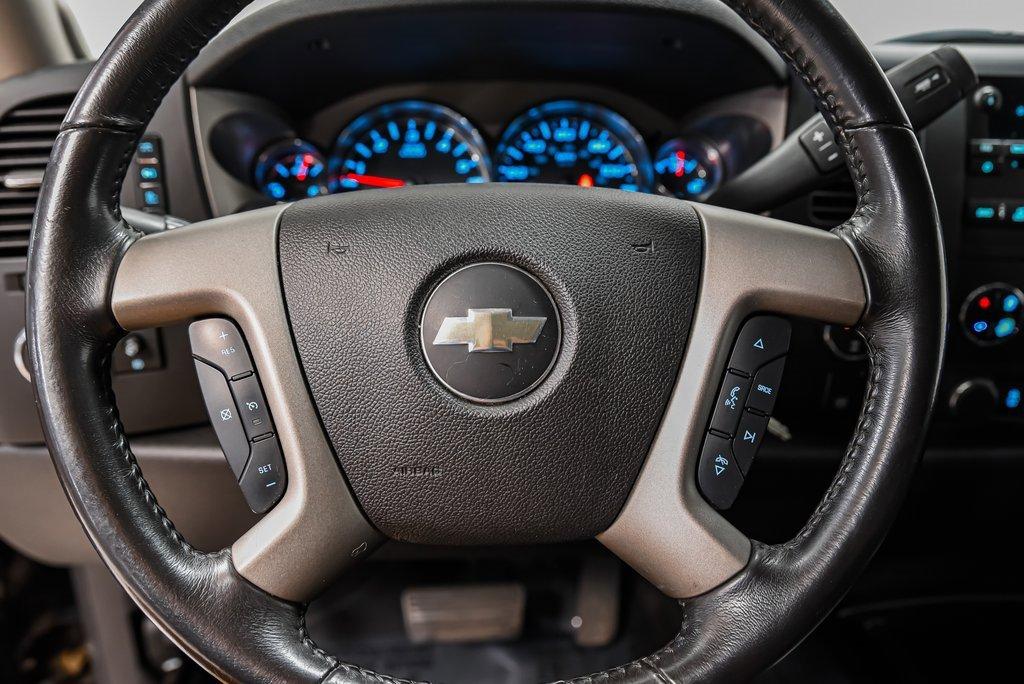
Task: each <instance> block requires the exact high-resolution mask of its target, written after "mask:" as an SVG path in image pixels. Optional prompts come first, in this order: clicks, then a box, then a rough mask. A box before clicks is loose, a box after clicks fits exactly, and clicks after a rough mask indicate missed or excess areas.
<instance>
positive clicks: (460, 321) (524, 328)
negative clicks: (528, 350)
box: [433, 309, 548, 354]
mask: <svg viewBox="0 0 1024 684" xmlns="http://www.w3.org/2000/svg"><path fill="white" fill-rule="evenodd" d="M547 322H548V319H547V318H546V317H544V316H515V315H513V314H512V309H470V310H469V311H467V312H466V316H465V317H463V318H458V317H452V316H449V317H448V318H446V319H444V321H443V322H442V323H441V329H440V330H438V331H437V336H436V337H434V342H433V344H434V345H435V346H458V345H460V344H461V345H465V346H467V347H469V353H470V354H473V353H481V352H511V351H512V349H513V348H514V347H515V346H516V345H517V344H536V342H537V338H538V337H540V331H541V330H543V329H544V324H545V323H547Z"/></svg>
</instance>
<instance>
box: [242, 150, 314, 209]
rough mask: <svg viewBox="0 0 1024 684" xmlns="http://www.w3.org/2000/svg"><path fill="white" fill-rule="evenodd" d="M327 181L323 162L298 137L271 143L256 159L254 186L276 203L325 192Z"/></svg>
mask: <svg viewBox="0 0 1024 684" xmlns="http://www.w3.org/2000/svg"><path fill="white" fill-rule="evenodd" d="M327 182H328V173H327V161H326V160H325V159H324V156H323V155H322V154H320V150H318V149H317V148H315V147H314V146H313V145H311V144H309V143H307V142H305V141H302V140H286V141H284V142H280V143H277V144H274V145H271V146H270V147H269V148H267V149H266V150H265V151H264V152H263V154H261V155H260V157H259V159H258V160H257V161H256V187H257V188H259V191H260V192H262V193H263V194H264V195H266V196H267V197H269V198H271V199H273V200H277V201H278V202H286V201H290V200H298V199H304V198H306V197H319V196H320V195H326V194H327V193H329V192H330V190H329V189H328V186H327Z"/></svg>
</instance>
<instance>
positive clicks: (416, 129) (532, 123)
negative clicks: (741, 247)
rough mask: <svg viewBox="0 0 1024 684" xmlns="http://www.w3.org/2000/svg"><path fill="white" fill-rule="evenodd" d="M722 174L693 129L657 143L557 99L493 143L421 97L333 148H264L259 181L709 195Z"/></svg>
mask: <svg viewBox="0 0 1024 684" xmlns="http://www.w3.org/2000/svg"><path fill="white" fill-rule="evenodd" d="M725 178H726V169H725V164H724V163H723V155H722V153H721V152H720V150H719V148H718V146H717V144H716V141H714V140H712V139H711V138H710V137H708V136H705V135H702V134H701V133H700V132H697V131H695V132H693V133H691V134H689V135H684V136H682V137H676V138H672V139H670V140H666V141H664V142H663V143H662V144H660V145H659V146H658V147H656V148H651V147H649V145H648V142H647V141H646V140H645V139H644V137H643V136H642V135H641V133H640V132H639V131H638V130H637V128H636V127H635V126H634V125H633V124H631V123H630V122H629V121H628V120H627V119H626V118H625V117H623V116H622V115H620V114H618V113H617V112H615V111H613V110H612V109H609V108H608V107H606V106H603V105H600V104H597V103H593V102H583V101H579V100H569V99H563V100H554V101H549V102H545V103H542V104H539V105H537V106H534V107H531V108H530V109H529V110H527V111H526V112H524V113H522V114H521V115H519V116H517V117H516V118H515V119H513V120H512V121H510V122H509V123H508V124H507V125H506V126H505V128H504V131H503V132H502V133H501V134H500V136H498V137H497V139H496V140H495V141H494V145H493V147H491V146H489V145H488V143H487V141H486V140H485V138H484V136H483V135H482V134H481V133H480V131H479V130H478V128H477V127H476V126H475V125H474V124H473V123H472V122H471V121H470V120H469V119H468V118H467V117H466V116H464V115H462V114H460V113H458V112H456V111H454V110H452V109H450V108H449V107H446V106H444V105H441V104H438V103H435V102H428V101H424V100H400V101H397V102H390V103H387V104H382V105H378V106H375V107H372V108H371V109H369V110H368V111H366V112H364V113H362V114H360V115H359V116H357V117H356V118H355V119H354V120H352V121H351V122H349V123H347V124H346V125H345V126H344V127H343V128H342V129H341V131H340V132H339V133H338V135H337V137H336V138H335V139H334V142H333V145H332V146H331V149H328V150H321V149H319V148H318V147H317V146H316V145H315V144H314V143H312V142H310V141H307V140H303V139H297V138H294V137H288V138H287V139H283V140H275V141H274V142H272V143H271V144H269V145H267V146H266V148H265V149H264V150H263V151H262V152H261V153H260V154H259V155H258V157H257V159H256V163H255V166H254V169H253V171H252V183H253V185H254V186H255V187H256V188H257V189H258V190H259V191H260V192H261V193H262V194H263V195H265V196H266V197H267V198H268V199H269V200H273V201H276V202H284V201H292V200H297V199H303V198H307V197H317V196H320V195H324V194H330V193H342V192H353V191H356V190H365V189H371V188H397V187H403V186H408V185H424V184H434V183H488V182H505V183H518V182H532V183H556V184H567V185H578V186H582V187H603V188H615V189H619V190H624V191H627V192H646V193H660V194H664V195H668V196H674V197H678V198H680V199H687V200H696V201H700V200H704V199H706V198H708V197H709V196H710V195H711V194H713V193H714V192H715V190H716V189H717V188H718V187H719V186H720V185H721V183H722V182H723V180H724V179H725Z"/></svg>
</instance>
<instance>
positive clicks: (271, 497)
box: [189, 318, 288, 513]
mask: <svg viewBox="0 0 1024 684" xmlns="http://www.w3.org/2000/svg"><path fill="white" fill-rule="evenodd" d="M189 339H190V340H191V343H192V355H193V356H194V357H195V364H196V374H197V376H198V378H199V387H200V389H201V390H202V392H203V400H204V401H205V403H206V411H207V413H208V414H209V416H210V423H211V424H212V425H213V429H214V432H215V433H216V435H217V439H218V440H219V441H220V445H221V449H223V450H224V456H225V457H226V458H227V461H228V465H230V466H231V470H232V472H234V474H235V477H236V478H237V479H238V483H239V486H240V487H241V489H242V494H243V495H245V500H246V502H248V504H249V508H251V509H252V510H253V512H254V513H266V512H267V511H269V510H270V509H271V508H273V507H274V505H275V504H276V503H277V502H278V501H280V500H281V497H282V496H283V495H284V490H285V487H286V486H287V483H288V474H287V472H286V470H285V464H284V457H283V455H282V453H281V444H280V442H279V441H278V439H277V435H276V434H275V431H274V422H273V419H272V418H271V415H270V410H269V408H268V406H267V400H266V396H265V395H264V394H263V389H262V387H261V386H260V380H259V376H258V374H257V373H256V370H255V367H254V366H253V363H252V359H251V358H250V356H249V351H248V348H247V347H246V345H245V340H244V339H243V338H242V334H241V332H240V331H239V330H238V327H237V326H235V324H234V323H232V322H231V321H229V320H226V319H222V318H211V319H208V320H204V321H197V322H196V323H193V324H192V325H191V326H190V327H189Z"/></svg>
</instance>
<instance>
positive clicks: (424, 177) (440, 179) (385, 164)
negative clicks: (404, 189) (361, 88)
mask: <svg viewBox="0 0 1024 684" xmlns="http://www.w3.org/2000/svg"><path fill="white" fill-rule="evenodd" d="M330 172H331V178H332V181H331V183H332V190H334V191H337V192H345V191H349V190H362V189H365V188H397V187H401V186H403V185H423V184H428V183H484V182H487V181H489V180H490V179H491V172H490V160H489V158H488V156H487V150H486V146H485V144H484V141H483V138H482V137H481V136H480V134H479V133H478V132H477V130H476V129H475V128H474V127H473V125H472V124H471V123H470V122H469V121H468V120H467V119H466V118H465V117H464V116H461V115H460V114H458V113H456V112H454V111H452V110H451V109H448V108H447V107H444V106H442V105H439V104H434V103H431V102H420V101H416V100H405V101H402V102H395V103H392V104H387V105H382V106H380V107H377V108H375V109H373V110H371V111H369V112H367V113H365V114H363V115H362V116H360V117H359V118H358V119H356V120H355V121H353V122H352V123H351V124H350V125H349V126H348V127H346V128H345V130H343V131H342V132H341V134H340V135H339V136H338V141H337V144H336V145H335V148H334V152H333V154H332V155H331V158H330Z"/></svg>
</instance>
